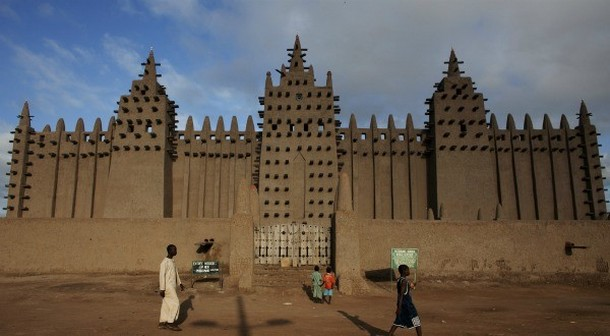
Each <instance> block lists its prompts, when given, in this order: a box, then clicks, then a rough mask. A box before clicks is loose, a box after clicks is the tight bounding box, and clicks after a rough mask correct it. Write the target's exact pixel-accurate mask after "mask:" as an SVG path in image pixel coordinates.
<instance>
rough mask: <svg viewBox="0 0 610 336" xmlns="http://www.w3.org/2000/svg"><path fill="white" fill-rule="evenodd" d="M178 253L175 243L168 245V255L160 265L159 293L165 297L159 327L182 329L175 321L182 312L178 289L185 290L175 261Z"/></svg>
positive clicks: (174, 329)
mask: <svg viewBox="0 0 610 336" xmlns="http://www.w3.org/2000/svg"><path fill="white" fill-rule="evenodd" d="M177 254H178V249H177V248H176V246H175V245H173V244H170V245H168V246H167V257H165V259H163V261H162V262H161V265H160V267H159V294H160V295H161V297H162V298H163V303H162V304H161V316H160V317H159V328H160V329H169V330H173V331H180V330H182V329H180V327H178V325H177V324H176V323H175V322H176V320H177V319H178V313H179V312H180V300H178V293H177V292H176V289H177V288H178V286H180V290H182V291H183V290H184V285H182V282H181V281H180V276H179V275H178V269H177V268H176V263H175V261H174V256H176V255H177Z"/></svg>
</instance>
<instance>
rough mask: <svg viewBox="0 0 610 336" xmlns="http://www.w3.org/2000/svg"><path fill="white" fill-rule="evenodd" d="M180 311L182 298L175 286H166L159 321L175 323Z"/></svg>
mask: <svg viewBox="0 0 610 336" xmlns="http://www.w3.org/2000/svg"><path fill="white" fill-rule="evenodd" d="M179 312H180V300H178V293H176V289H175V288H166V289H165V297H164V298H163V303H161V316H160V317H159V322H167V323H174V321H176V320H177V319H178V313H179Z"/></svg>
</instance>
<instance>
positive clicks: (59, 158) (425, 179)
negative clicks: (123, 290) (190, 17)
mask: <svg viewBox="0 0 610 336" xmlns="http://www.w3.org/2000/svg"><path fill="white" fill-rule="evenodd" d="M305 51H306V49H304V48H301V43H300V40H299V38H298V37H297V38H296V40H295V43H294V46H293V48H290V49H288V56H289V57H290V64H288V65H282V66H281V68H280V69H278V70H277V71H278V72H279V76H280V77H279V82H278V83H274V82H273V80H272V77H271V73H267V76H266V79H265V89H264V90H265V91H264V92H263V94H262V95H261V97H259V98H258V100H259V103H260V106H261V109H260V111H258V117H259V118H260V122H259V123H258V125H257V127H255V124H254V119H253V118H252V116H250V117H248V120H247V122H246V126H245V129H239V126H238V121H237V118H236V117H232V118H231V121H230V127H229V129H225V123H224V120H223V118H222V117H221V118H219V119H218V120H217V123H216V126H215V128H213V127H212V125H211V122H210V119H209V118H208V117H206V118H205V119H204V122H203V126H202V128H201V129H198V130H196V129H194V127H193V121H192V118H191V117H189V119H188V121H187V123H186V126H185V128H184V129H182V130H179V129H177V126H176V125H177V121H176V109H177V108H178V105H177V104H176V102H174V101H172V100H171V99H170V98H169V97H168V95H167V94H166V89H165V87H164V86H163V85H161V84H159V82H158V81H157V78H158V77H159V75H158V74H157V66H159V64H157V63H155V58H154V54H153V53H152V52H151V53H150V54H149V56H148V58H147V60H146V62H145V63H142V65H143V66H144V73H143V74H142V75H141V78H139V79H137V80H134V81H133V82H132V84H131V89H130V90H129V93H128V94H126V95H123V96H121V97H120V98H119V101H118V102H117V105H118V108H117V110H116V111H114V112H115V116H113V117H112V118H110V120H109V122H108V124H107V127H106V128H104V127H103V125H102V122H101V120H100V119H99V118H98V119H97V120H96V122H95V124H94V126H93V129H92V130H86V129H85V127H84V124H83V121H82V120H78V122H77V123H76V127H75V129H74V130H73V131H69V130H66V129H65V126H64V122H63V120H62V119H60V120H59V121H58V122H57V125H56V126H55V129H54V130H52V129H51V127H50V126H48V125H47V126H45V127H44V128H43V129H42V130H35V129H34V128H33V127H32V126H31V122H30V111H29V106H28V104H27V103H25V104H24V107H23V109H22V111H21V114H20V120H19V124H18V126H17V127H16V128H15V130H14V138H13V139H12V150H11V161H10V162H9V164H10V171H9V173H8V174H9V176H10V180H9V184H8V185H7V187H8V195H7V198H8V200H7V208H6V215H7V217H12V218H229V217H231V216H233V215H234V214H235V211H236V201H235V200H236V195H237V191H238V187H239V184H240V182H241V181H243V180H245V181H246V183H247V184H248V185H250V186H251V187H250V188H251V195H252V200H253V202H251V208H252V209H251V210H252V212H251V213H252V214H253V215H254V217H255V219H254V220H255V223H256V225H257V226H260V227H265V226H273V225H284V224H286V223H298V224H303V225H313V226H316V227H326V228H329V227H331V226H332V223H333V216H334V214H335V211H336V210H337V195H338V185H339V175H340V174H343V173H345V175H347V177H348V181H349V184H350V188H349V190H351V193H352V202H353V209H354V212H355V213H356V215H357V216H358V217H359V218H369V219H387V220H421V221H426V220H438V219H451V220H464V221H476V220H496V219H507V220H516V221H519V220H591V219H607V211H606V200H605V194H604V186H603V177H602V167H601V163H600V155H599V150H598V147H599V144H598V140H597V139H598V135H599V134H598V133H597V131H596V128H595V126H594V125H593V124H592V123H591V121H590V113H589V112H588V111H587V108H586V106H585V104H584V102H582V103H581V107H580V111H577V115H578V124H577V125H576V126H575V127H574V128H572V127H570V125H569V123H568V120H567V118H566V117H565V116H562V117H561V120H560V122H559V127H557V128H555V127H553V126H552V124H551V120H550V119H549V118H548V116H545V118H544V123H543V125H542V128H541V129H536V128H534V126H533V124H532V121H531V119H530V117H529V116H527V115H526V116H525V120H524V122H523V127H522V128H518V127H517V126H516V123H515V120H514V119H513V117H512V116H511V115H508V117H507V120H506V126H505V127H504V128H501V127H500V126H499V123H498V121H497V120H496V118H495V116H494V115H493V114H489V111H488V110H486V108H485V98H484V96H483V94H482V93H480V92H478V91H477V88H476V87H475V86H474V82H473V81H472V79H471V78H470V77H467V76H464V74H463V72H462V71H460V68H459V65H460V64H461V62H460V61H458V59H457V57H456V56H455V53H454V51H451V54H450V57H449V60H448V62H446V63H447V71H446V72H445V73H444V76H443V77H442V78H441V80H440V82H438V83H436V84H435V85H434V87H435V90H434V92H432V95H431V97H430V98H429V99H428V100H427V101H426V105H427V107H428V108H427V112H426V114H427V116H428V121H427V122H426V123H425V125H424V127H422V128H416V127H415V125H413V121H412V117H411V115H410V114H409V115H407V118H406V124H405V125H396V124H395V123H394V120H393V117H392V116H390V117H389V119H388V121H387V127H386V128H380V127H378V126H377V121H376V118H375V116H374V115H373V116H371V121H370V125H367V126H366V127H363V126H359V125H357V123H356V119H355V117H354V116H353V115H352V116H351V118H350V119H349V121H348V122H347V125H342V123H341V122H340V120H339V118H338V116H339V115H340V112H341V110H340V107H339V97H338V96H336V95H335V92H334V87H333V80H332V74H331V72H327V74H326V78H325V81H324V84H323V85H321V86H317V85H316V82H315V76H314V68H313V66H306V65H305V63H306V62H305V61H306V60H305V53H304V52H305ZM347 99H349V97H347Z"/></svg>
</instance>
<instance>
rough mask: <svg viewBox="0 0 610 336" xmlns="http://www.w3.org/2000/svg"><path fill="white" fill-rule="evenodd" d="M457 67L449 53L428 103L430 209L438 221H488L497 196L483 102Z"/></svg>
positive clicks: (454, 57) (494, 207) (468, 78)
mask: <svg viewBox="0 0 610 336" xmlns="http://www.w3.org/2000/svg"><path fill="white" fill-rule="evenodd" d="M461 63H462V62H459V61H458V59H457V57H456V56H455V52H454V51H453V50H451V55H450V56H449V61H448V62H446V64H448V69H447V72H445V74H446V76H445V77H444V78H443V79H442V80H441V82H440V83H437V84H435V87H436V92H434V94H433V95H432V98H430V99H429V100H428V101H427V103H428V105H429V110H428V113H429V122H428V127H430V130H431V135H432V138H431V141H430V142H429V144H428V146H429V147H428V148H429V150H430V151H431V163H432V166H431V170H430V181H429V182H430V186H431V188H432V190H431V191H432V192H431V193H429V206H430V207H432V208H433V209H436V216H437V217H446V218H451V219H468V220H470V219H492V218H493V216H494V213H495V209H496V206H497V204H498V194H497V186H496V176H495V170H494V163H493V162H494V161H493V155H492V154H493V153H492V152H491V151H492V147H491V146H490V144H491V143H490V138H489V137H490V135H491V133H490V131H489V129H488V127H487V121H486V117H485V114H486V110H485V105H484V101H485V99H484V98H483V95H482V94H481V93H478V92H476V91H475V90H476V88H475V87H474V82H473V81H472V79H471V78H470V77H463V76H462V74H463V72H462V71H460V68H459V64H461ZM441 208H442V209H443V211H442V214H441V213H439V212H441V211H440V209H441ZM479 217H480V218H479Z"/></svg>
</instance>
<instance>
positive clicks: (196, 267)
mask: <svg viewBox="0 0 610 336" xmlns="http://www.w3.org/2000/svg"><path fill="white" fill-rule="evenodd" d="M191 273H192V274H193V275H192V277H191V288H192V287H193V285H194V283H195V281H197V279H198V278H208V277H219V276H220V267H219V266H218V261H204V260H193V267H192V268H191Z"/></svg>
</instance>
